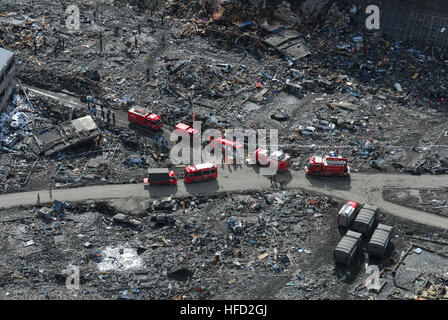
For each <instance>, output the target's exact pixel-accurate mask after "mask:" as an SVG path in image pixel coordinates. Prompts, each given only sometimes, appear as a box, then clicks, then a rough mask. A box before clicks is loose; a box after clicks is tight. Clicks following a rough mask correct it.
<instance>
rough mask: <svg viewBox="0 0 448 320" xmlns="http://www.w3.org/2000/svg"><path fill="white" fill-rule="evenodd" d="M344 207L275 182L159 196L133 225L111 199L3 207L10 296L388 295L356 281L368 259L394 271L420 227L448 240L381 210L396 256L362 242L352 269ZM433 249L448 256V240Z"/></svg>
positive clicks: (6, 293) (437, 234)
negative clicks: (337, 253)
mask: <svg viewBox="0 0 448 320" xmlns="http://www.w3.org/2000/svg"><path fill="white" fill-rule="evenodd" d="M341 206H342V203H341V202H338V201H336V200H334V199H329V198H324V197H321V196H317V195H313V194H309V193H307V192H293V191H286V192H284V191H272V192H262V193H245V192H243V193H241V194H228V195H220V196H218V195H216V196H211V197H207V198H205V197H188V198H179V199H171V198H169V199H162V200H157V201H155V202H153V204H152V205H150V207H149V208H148V210H147V211H146V212H144V213H143V214H141V215H139V216H133V217H131V218H134V219H135V220H136V221H137V222H134V224H130V223H129V222H123V221H117V220H116V219H113V216H114V215H115V214H117V213H118V212H119V211H118V210H117V209H115V208H114V206H111V205H109V204H107V203H93V202H89V203H83V204H70V205H69V206H68V207H66V208H63V209H62V210H60V211H53V212H52V213H51V216H52V217H53V218H48V216H46V215H45V214H44V213H46V212H48V210H47V209H44V208H37V207H36V208H16V209H12V210H8V211H2V215H1V216H2V217H1V221H0V228H1V250H2V252H4V254H3V257H4V258H3V259H2V263H1V266H0V285H1V287H2V296H1V298H2V299H23V298H27V299H117V298H121V299H171V298H175V297H179V295H181V296H182V298H183V299H367V298H369V297H370V298H371V299H372V298H381V299H389V298H391V297H388V293H389V292H392V291H393V290H396V288H394V286H393V285H391V284H388V285H387V286H386V287H385V288H384V290H383V292H382V294H383V295H382V296H381V297H380V296H378V295H376V294H375V293H372V292H368V291H367V292H366V291H365V290H364V291H362V290H360V289H358V287H359V286H360V284H361V285H362V283H363V282H364V281H365V279H366V273H365V263H367V262H369V263H370V264H376V265H379V267H380V270H381V271H383V273H382V279H383V278H386V277H387V278H390V277H391V269H392V267H393V266H394V265H395V264H396V263H397V262H398V260H399V258H400V254H401V252H402V251H405V250H406V249H407V247H408V246H409V244H410V243H411V242H412V241H416V240H414V239H413V238H412V237H413V236H414V235H419V236H421V237H426V238H428V239H429V238H430V239H433V240H438V241H447V238H448V236H447V234H446V232H443V231H441V230H437V229H433V228H428V227H424V226H421V225H414V224H412V223H409V222H406V223H404V222H403V221H401V220H399V219H397V218H392V217H389V216H387V215H386V214H384V213H380V215H379V221H380V222H381V223H387V224H390V225H393V226H394V227H395V229H396V231H395V236H394V238H393V240H392V245H391V246H390V247H389V254H390V258H387V259H384V260H381V261H378V260H375V261H374V260H371V261H368V257H367V256H365V254H364V253H362V251H360V253H359V254H358V256H357V258H356V259H355V263H354V264H353V265H352V267H350V268H347V267H343V266H341V265H335V263H334V261H333V257H332V252H333V249H334V248H335V246H336V245H337V243H338V242H339V240H340V238H341V234H343V232H344V231H343V230H338V228H337V227H336V224H335V220H336V213H337V211H338V209H339V208H340V207H341ZM184 207H185V210H184V209H183V208H184ZM156 217H157V218H156ZM167 217H172V219H173V220H170V219H171V218H167ZM417 243H418V241H417ZM424 245H426V246H428V243H427V242H425V243H424ZM429 247H431V248H433V249H435V250H440V252H442V253H443V252H444V253H445V254H447V252H446V246H445V247H443V246H442V247H437V244H433V243H429ZM120 249H121V253H120ZM443 261H446V260H443V258H442V260H441V263H444V262H443ZM71 265H73V266H77V267H79V270H80V279H81V285H80V290H77V291H76V290H75V291H73V290H67V289H66V287H65V281H66V279H67V276H68V275H70V272H69V271H67V268H69V266H71ZM64 270H65V271H64ZM392 284H393V282H392ZM411 293H412V292H411ZM412 294H413V293H412ZM403 295H404V294H403Z"/></svg>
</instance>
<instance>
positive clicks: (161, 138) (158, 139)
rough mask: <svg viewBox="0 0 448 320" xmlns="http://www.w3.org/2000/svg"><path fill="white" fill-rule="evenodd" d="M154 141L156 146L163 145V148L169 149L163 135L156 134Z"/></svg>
mask: <svg viewBox="0 0 448 320" xmlns="http://www.w3.org/2000/svg"><path fill="white" fill-rule="evenodd" d="M154 143H155V145H156V146H161V147H164V148H165V149H169V146H168V140H167V139H166V138H165V137H164V136H159V135H156V136H155V137H154Z"/></svg>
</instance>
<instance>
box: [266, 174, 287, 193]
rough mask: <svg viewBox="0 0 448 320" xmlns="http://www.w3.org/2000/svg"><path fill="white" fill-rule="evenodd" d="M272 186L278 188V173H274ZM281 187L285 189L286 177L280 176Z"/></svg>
mask: <svg viewBox="0 0 448 320" xmlns="http://www.w3.org/2000/svg"><path fill="white" fill-rule="evenodd" d="M270 179H271V187H273V188H276V187H277V173H274V174H273V175H272V176H271V177H270ZM279 182H280V189H281V190H284V189H285V183H286V179H285V177H281V178H280V181H279Z"/></svg>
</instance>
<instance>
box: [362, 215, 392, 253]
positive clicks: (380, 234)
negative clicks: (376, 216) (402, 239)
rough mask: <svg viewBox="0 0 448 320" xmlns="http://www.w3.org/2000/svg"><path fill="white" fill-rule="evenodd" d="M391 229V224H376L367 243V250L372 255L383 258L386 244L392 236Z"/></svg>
mask: <svg viewBox="0 0 448 320" xmlns="http://www.w3.org/2000/svg"><path fill="white" fill-rule="evenodd" d="M393 229H394V228H393V227H392V226H388V225H385V224H381V223H380V224H378V227H376V229H375V232H374V233H373V235H372V238H370V241H369V243H368V245H367V252H368V253H369V254H370V255H372V256H377V257H380V258H384V256H385V255H386V251H387V246H388V245H389V243H390V240H391V238H392V233H393Z"/></svg>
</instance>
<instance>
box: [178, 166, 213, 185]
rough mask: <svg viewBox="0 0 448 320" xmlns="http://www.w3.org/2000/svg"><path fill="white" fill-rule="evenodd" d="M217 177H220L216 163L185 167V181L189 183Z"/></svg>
mask: <svg viewBox="0 0 448 320" xmlns="http://www.w3.org/2000/svg"><path fill="white" fill-rule="evenodd" d="M216 178H218V166H217V165H216V164H215V163H202V164H197V165H189V166H186V167H185V171H184V181H185V183H187V184H190V183H193V182H201V181H208V180H211V179H216Z"/></svg>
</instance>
